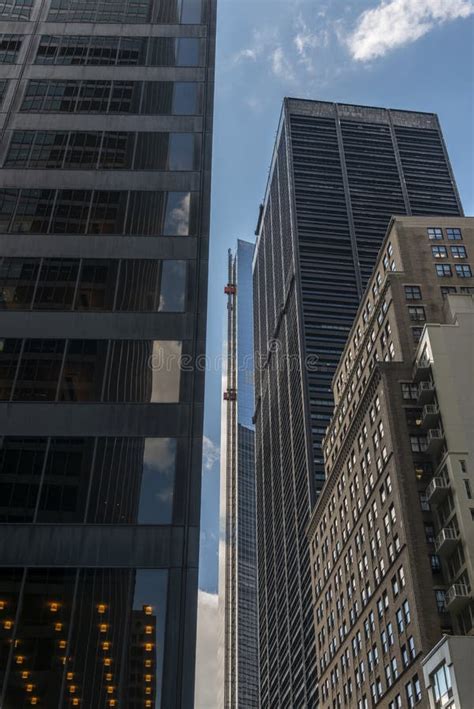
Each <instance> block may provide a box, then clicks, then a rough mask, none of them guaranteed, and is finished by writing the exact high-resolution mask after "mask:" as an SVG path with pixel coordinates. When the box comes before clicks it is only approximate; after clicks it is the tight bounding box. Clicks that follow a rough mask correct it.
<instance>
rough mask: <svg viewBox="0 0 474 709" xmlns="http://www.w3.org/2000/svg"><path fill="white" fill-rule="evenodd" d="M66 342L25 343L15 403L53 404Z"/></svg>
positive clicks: (43, 341)
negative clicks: (36, 402)
mask: <svg viewBox="0 0 474 709" xmlns="http://www.w3.org/2000/svg"><path fill="white" fill-rule="evenodd" d="M64 345H65V340H25V343H24V347H23V353H22V357H21V361H20V366H19V367H18V375H17V379H16V383H15V390H14V392H13V400H14V401H54V400H55V398H56V389H57V385H58V379H59V373H60V371H61V363H62V359H63V354H64Z"/></svg>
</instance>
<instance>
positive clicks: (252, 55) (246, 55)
mask: <svg viewBox="0 0 474 709" xmlns="http://www.w3.org/2000/svg"><path fill="white" fill-rule="evenodd" d="M257 56H258V51H257V49H252V48H250V47H247V48H246V49H241V50H240V51H239V52H237V54H234V57H233V62H234V64H238V63H239V62H242V61H245V60H246V59H250V60H251V61H256V60H257Z"/></svg>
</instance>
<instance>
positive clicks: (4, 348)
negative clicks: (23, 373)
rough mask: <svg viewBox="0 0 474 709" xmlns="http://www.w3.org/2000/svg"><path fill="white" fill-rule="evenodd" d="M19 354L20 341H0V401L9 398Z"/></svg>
mask: <svg viewBox="0 0 474 709" xmlns="http://www.w3.org/2000/svg"><path fill="white" fill-rule="evenodd" d="M20 352H21V340H14V339H8V340H0V401H9V399H10V397H11V394H12V390H13V383H14V381H15V374H16V371H17V368H18V361H19V357H20Z"/></svg>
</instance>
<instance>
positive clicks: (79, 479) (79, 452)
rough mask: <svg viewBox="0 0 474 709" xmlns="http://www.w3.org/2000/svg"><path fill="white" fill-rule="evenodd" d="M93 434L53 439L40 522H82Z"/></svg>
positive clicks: (44, 480)
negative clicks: (91, 435) (84, 436)
mask: <svg viewBox="0 0 474 709" xmlns="http://www.w3.org/2000/svg"><path fill="white" fill-rule="evenodd" d="M93 451H94V439H93V438H53V439H52V440H51V441H50V445H49V449H48V455H47V458H46V465H45V471H44V478H43V482H42V487H41V495H40V501H39V506H38V514H37V517H36V521H37V522H60V523H61V522H62V523H64V522H82V521H83V520H84V513H85V509H86V501H87V493H88V490H89V482H90V475H91V470H92V459H93Z"/></svg>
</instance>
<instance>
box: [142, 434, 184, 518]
mask: <svg viewBox="0 0 474 709" xmlns="http://www.w3.org/2000/svg"><path fill="white" fill-rule="evenodd" d="M175 470H176V439H174V438H147V439H145V448H144V451H143V459H142V471H141V482H140V498H139V504H138V518H137V522H138V523H139V524H170V523H171V521H172V516H173V491H174V478H175Z"/></svg>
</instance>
